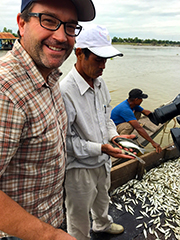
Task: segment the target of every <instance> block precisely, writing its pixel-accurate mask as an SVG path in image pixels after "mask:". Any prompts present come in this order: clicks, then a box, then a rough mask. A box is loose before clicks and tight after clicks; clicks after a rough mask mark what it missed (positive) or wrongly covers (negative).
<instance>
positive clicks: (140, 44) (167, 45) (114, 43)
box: [112, 42, 180, 47]
mask: <svg viewBox="0 0 180 240" xmlns="http://www.w3.org/2000/svg"><path fill="white" fill-rule="evenodd" d="M112 44H113V45H131V46H137V47H142V46H150V47H180V44H148V43H127V42H124V43H122V42H112Z"/></svg>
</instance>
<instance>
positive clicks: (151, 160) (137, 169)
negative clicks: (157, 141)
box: [111, 143, 180, 191]
mask: <svg viewBox="0 0 180 240" xmlns="http://www.w3.org/2000/svg"><path fill="white" fill-rule="evenodd" d="M179 156H180V153H179V151H178V150H177V148H176V147H175V146H174V145H173V143H172V144H170V145H168V146H166V147H164V148H163V150H162V152H161V153H156V152H155V151H152V152H150V153H146V154H144V155H142V156H140V157H141V159H142V160H143V161H144V162H145V164H144V165H143V164H141V163H140V162H139V161H138V160H137V159H131V160H128V161H125V162H123V163H121V164H117V165H115V166H113V167H112V169H111V191H112V190H114V189H115V188H117V187H119V186H121V185H123V184H124V183H126V182H128V181H129V180H131V179H133V178H135V177H137V176H138V178H139V179H140V178H141V177H142V176H143V172H144V170H146V171H149V170H150V169H151V168H154V167H156V166H158V165H159V164H161V163H163V162H165V161H167V160H170V159H175V158H178V157H179Z"/></svg>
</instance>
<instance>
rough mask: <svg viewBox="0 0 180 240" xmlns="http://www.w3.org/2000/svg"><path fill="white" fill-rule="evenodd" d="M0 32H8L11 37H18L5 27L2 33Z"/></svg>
mask: <svg viewBox="0 0 180 240" xmlns="http://www.w3.org/2000/svg"><path fill="white" fill-rule="evenodd" d="M2 32H9V33H11V34H12V35H14V36H15V37H18V35H17V34H16V33H13V31H12V30H11V29H7V28H6V27H4V28H3V31H2Z"/></svg>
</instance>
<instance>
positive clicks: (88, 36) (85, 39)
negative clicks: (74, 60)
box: [75, 25, 123, 58]
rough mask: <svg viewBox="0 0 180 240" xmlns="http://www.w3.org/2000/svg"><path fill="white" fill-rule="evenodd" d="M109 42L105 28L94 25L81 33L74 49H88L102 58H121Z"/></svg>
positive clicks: (119, 53) (120, 54)
mask: <svg viewBox="0 0 180 240" xmlns="http://www.w3.org/2000/svg"><path fill="white" fill-rule="evenodd" d="M111 42H112V41H111V38H110V36H109V32H108V30H107V29H106V27H104V26H100V25H95V26H93V27H90V28H86V29H83V30H82V31H81V33H80V34H79V36H77V37H76V44H75V48H88V49H89V50H90V51H91V52H92V53H94V54H95V55H97V56H99V57H102V58H112V57H116V56H119V57H122V56H123V54H122V53H121V52H119V51H118V50H117V49H116V48H114V47H113V46H112V44H111Z"/></svg>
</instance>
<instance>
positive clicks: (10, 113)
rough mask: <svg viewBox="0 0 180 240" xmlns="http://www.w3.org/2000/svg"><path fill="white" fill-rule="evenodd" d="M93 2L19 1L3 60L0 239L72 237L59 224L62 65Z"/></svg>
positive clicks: (91, 14)
mask: <svg viewBox="0 0 180 240" xmlns="http://www.w3.org/2000/svg"><path fill="white" fill-rule="evenodd" d="M94 17H95V9H94V5H93V3H92V1H91V0H58V1H57V0H22V5H21V13H19V14H18V15H17V23H18V28H19V36H20V39H18V40H17V41H16V43H15V44H14V46H13V49H12V51H9V52H8V53H7V54H6V55H5V56H3V57H2V58H1V59H0V238H2V239H8V240H9V239H17V238H18V239H19V238H20V239H23V240H50V239H52V240H62V239H63V240H75V238H74V237H72V236H70V235H69V234H68V233H66V232H65V231H63V230H61V229H59V228H60V226H61V224H62V222H63V217H64V216H63V199H64V198H63V193H64V192H63V182H64V173H65V161H66V144H65V139H66V131H67V115H66V111H65V107H64V103H63V99H62V97H61V94H60V90H59V83H58V79H59V77H60V75H61V72H60V70H59V67H60V66H61V65H62V63H63V62H64V61H65V60H66V59H67V58H68V56H69V55H70V53H71V51H72V49H73V47H74V43H75V37H76V36H77V35H78V34H79V33H80V31H81V29H82V27H81V26H80V25H79V24H78V21H90V20H92V19H93V18H94Z"/></svg>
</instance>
